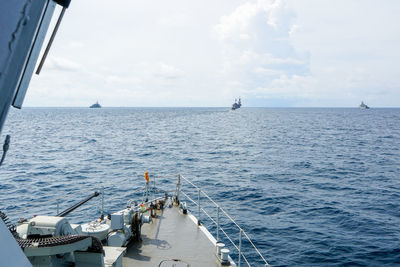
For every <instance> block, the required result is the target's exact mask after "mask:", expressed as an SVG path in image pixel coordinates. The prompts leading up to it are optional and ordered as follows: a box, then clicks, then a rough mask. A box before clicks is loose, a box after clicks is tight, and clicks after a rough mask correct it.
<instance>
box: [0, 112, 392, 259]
mask: <svg viewBox="0 0 400 267" xmlns="http://www.w3.org/2000/svg"><path fill="white" fill-rule="evenodd" d="M5 134H11V136H12V140H11V146H10V150H9V153H8V155H7V158H6V161H5V164H4V166H3V167H2V168H1V169H0V180H1V183H0V209H1V210H2V211H5V212H6V213H7V214H8V215H9V217H11V219H13V220H17V219H18V218H20V217H30V216H32V215H34V214H49V215H52V214H55V213H56V204H55V203H56V200H55V199H56V198H58V199H60V202H59V203H60V210H62V209H65V208H67V207H68V206H69V205H70V204H71V203H74V202H76V201H77V200H79V199H81V198H83V197H85V196H87V195H88V194H89V193H91V192H93V191H95V190H98V189H99V188H101V186H102V185H103V186H104V187H105V191H106V194H105V195H106V206H105V209H106V211H107V212H113V211H116V210H118V209H120V208H122V207H123V206H124V205H125V203H126V201H127V200H128V199H129V198H130V197H134V196H135V195H134V194H132V191H133V190H135V189H138V188H140V187H142V186H143V185H144V178H143V174H144V172H145V171H149V173H150V174H152V175H153V176H154V177H157V178H156V183H157V184H162V183H164V184H165V183H166V184H167V185H171V186H172V187H173V183H172V182H171V183H170V184H168V183H167V181H168V179H172V180H173V182H175V178H176V175H177V174H178V173H182V174H183V175H184V176H185V177H186V178H189V179H190V180H192V181H193V182H194V183H196V184H198V185H200V186H201V187H202V188H203V189H204V190H205V191H206V192H208V193H209V195H211V196H212V197H213V198H214V199H215V200H216V201H217V202H218V203H220V204H221V205H222V207H224V208H225V209H227V210H229V212H230V214H231V215H232V217H234V218H235V219H236V220H237V221H238V222H239V224H240V225H241V226H242V227H243V228H244V229H245V230H246V231H247V232H248V234H249V235H250V236H251V237H252V238H253V240H254V241H255V243H256V245H257V246H258V248H259V249H260V250H261V251H262V253H263V254H264V255H265V257H266V258H267V260H268V261H269V263H270V264H272V265H274V266H280V265H282V266H284V265H302V266H309V265H317V266H328V265H329V266H331V265H338V266H339V265H370V266H381V265H398V264H400V229H399V227H400V207H399V205H400V177H399V176H400V109H370V110H359V109H339V108H337V109H317V108H312V109H311V108H310V109H303V108H299V109H295V108H291V109H283V108H282V109H268V108H242V109H240V110H237V111H231V110H229V109H228V108H103V109H85V108H82V109H80V108H25V109H23V110H21V111H16V110H12V111H11V113H10V116H9V118H8V121H7V123H6V127H5V129H4V131H3V133H2V137H1V142H3V140H4V135H5ZM99 210H100V203H99V199H96V200H92V201H91V202H90V203H88V204H86V205H85V206H83V207H82V208H80V209H79V210H77V211H76V212H74V213H73V214H72V216H70V219H71V220H72V221H74V222H83V221H88V220H90V219H92V218H93V217H95V216H98V215H99ZM206 223H207V222H206ZM210 231H211V232H212V233H215V228H213V227H210ZM227 231H228V232H229V233H230V234H231V235H233V237H234V239H235V240H237V239H238V233H237V231H236V230H235V229H233V227H232V226H229V225H228V226H227ZM225 243H227V242H225ZM231 250H232V251H234V249H233V248H232V249H231ZM248 255H249V258H250V259H251V260H254V261H255V262H256V264H255V265H256V266H257V265H258V264H259V262H258V261H257V258H256V255H254V253H251V252H250V254H248Z"/></svg>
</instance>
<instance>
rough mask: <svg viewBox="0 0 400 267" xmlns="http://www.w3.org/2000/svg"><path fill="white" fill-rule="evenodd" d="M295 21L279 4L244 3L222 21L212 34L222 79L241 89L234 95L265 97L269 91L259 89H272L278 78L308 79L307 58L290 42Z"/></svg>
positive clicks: (282, 5) (289, 12)
mask: <svg viewBox="0 0 400 267" xmlns="http://www.w3.org/2000/svg"><path fill="white" fill-rule="evenodd" d="M294 18H295V15H294V13H293V11H292V10H291V9H289V8H288V7H287V6H286V3H285V2H284V1H279V0H277V1H273V0H270V1H268V0H258V1H255V2H246V3H244V4H242V5H241V6H239V7H237V8H236V9H235V10H234V11H233V12H232V13H231V14H229V15H225V16H223V17H221V20H220V23H219V24H218V25H216V26H215V30H216V32H217V34H218V36H219V39H220V41H221V48H222V50H223V54H224V58H223V60H224V64H223V66H224V67H223V69H222V70H223V75H224V77H225V79H226V80H230V79H235V80H237V81H238V84H240V85H241V88H240V87H239V86H236V87H231V88H232V91H234V92H233V93H235V94H240V95H242V96H244V97H247V96H246V95H245V93H246V92H253V93H254V92H257V94H261V96H262V97H266V96H268V95H270V93H269V91H268V90H264V89H263V90H260V89H259V88H267V87H269V86H275V85H274V83H276V82H277V80H276V77H277V76H278V77H280V76H284V77H287V78H286V80H287V79H290V78H291V77H292V76H295V77H299V76H306V75H308V72H309V65H308V64H309V55H308V54H307V53H305V52H303V53H301V52H298V51H296V49H295V48H294V47H293V45H292V43H291V40H290V38H289V37H290V36H289V35H290V30H291V29H292V27H293V24H292V23H293V20H294ZM243 36H245V37H246V38H243ZM226 86H227V87H228V86H230V84H227V85H226ZM277 88H278V87H276V86H275V87H274V89H273V91H274V92H275V91H276V89H277ZM281 90H284V88H281ZM253 93H252V94H253ZM283 93H284V92H283ZM249 96H250V95H249ZM253 96H254V94H253Z"/></svg>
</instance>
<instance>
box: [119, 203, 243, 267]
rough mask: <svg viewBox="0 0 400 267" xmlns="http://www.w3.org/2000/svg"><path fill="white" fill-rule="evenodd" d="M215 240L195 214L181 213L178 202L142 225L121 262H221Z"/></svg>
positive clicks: (159, 264)
mask: <svg viewBox="0 0 400 267" xmlns="http://www.w3.org/2000/svg"><path fill="white" fill-rule="evenodd" d="M215 243H216V240H215V239H214V237H213V236H212V235H211V234H210V233H209V232H208V230H207V229H206V228H205V227H204V226H197V222H196V219H195V218H194V217H193V216H192V215H190V214H189V215H184V214H182V212H181V211H180V210H179V209H178V208H177V207H176V206H172V207H166V208H165V209H164V210H162V211H158V214H157V217H156V218H153V222H152V223H150V224H144V225H143V226H142V241H141V242H134V243H133V244H131V245H130V246H128V248H127V252H126V254H125V256H124V258H123V259H122V266H124V267H131V266H144V267H146V266H152V267H153V266H162V265H161V263H162V262H163V261H168V260H173V259H179V260H181V261H183V262H185V263H187V264H188V265H186V264H184V265H179V264H178V265H172V264H170V265H168V266H191V267H196V266H198V267H201V266H221V265H220V262H219V260H218V258H217V256H216V254H215ZM164 264H165V263H164ZM165 266H167V265H165ZM230 266H235V265H234V263H232V265H230Z"/></svg>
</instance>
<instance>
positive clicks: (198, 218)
mask: <svg viewBox="0 0 400 267" xmlns="http://www.w3.org/2000/svg"><path fill="white" fill-rule="evenodd" d="M197 206H198V217H197V224H198V225H200V188H199V191H198V195H197Z"/></svg>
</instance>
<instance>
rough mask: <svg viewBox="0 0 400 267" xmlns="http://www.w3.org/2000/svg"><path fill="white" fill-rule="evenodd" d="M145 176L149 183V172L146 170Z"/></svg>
mask: <svg viewBox="0 0 400 267" xmlns="http://www.w3.org/2000/svg"><path fill="white" fill-rule="evenodd" d="M144 178H146V181H147V183H149V182H150V179H149V173H148V172H145V173H144Z"/></svg>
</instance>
